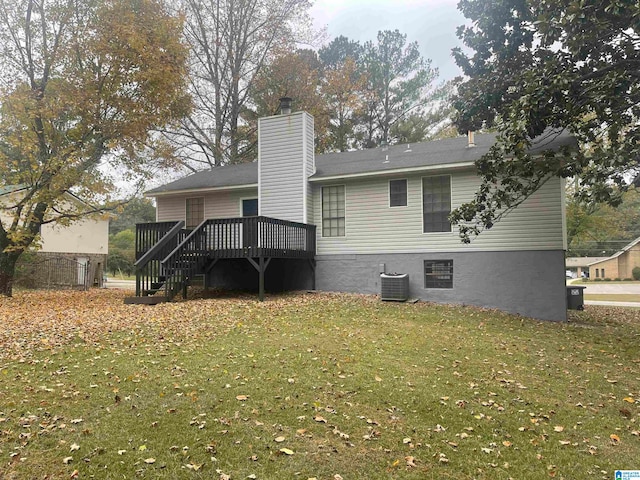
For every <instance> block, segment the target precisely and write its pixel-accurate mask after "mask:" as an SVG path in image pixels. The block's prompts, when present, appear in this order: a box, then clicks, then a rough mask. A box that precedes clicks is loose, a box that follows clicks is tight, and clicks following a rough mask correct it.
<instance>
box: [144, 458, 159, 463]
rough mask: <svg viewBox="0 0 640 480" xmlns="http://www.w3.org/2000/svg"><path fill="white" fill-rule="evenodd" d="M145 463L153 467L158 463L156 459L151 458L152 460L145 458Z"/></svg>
mask: <svg viewBox="0 0 640 480" xmlns="http://www.w3.org/2000/svg"><path fill="white" fill-rule="evenodd" d="M144 463H147V464H149V465H151V464H152V463H156V459H155V458H153V457H151V458H145V459H144Z"/></svg>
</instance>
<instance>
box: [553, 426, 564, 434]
mask: <svg viewBox="0 0 640 480" xmlns="http://www.w3.org/2000/svg"><path fill="white" fill-rule="evenodd" d="M553 431H554V432H562V431H564V427H563V426H562V425H556V426H555V427H553Z"/></svg>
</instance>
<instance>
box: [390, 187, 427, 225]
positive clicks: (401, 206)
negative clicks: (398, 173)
mask: <svg viewBox="0 0 640 480" xmlns="http://www.w3.org/2000/svg"><path fill="white" fill-rule="evenodd" d="M398 180H404V181H405V182H406V183H407V198H406V201H407V204H406V205H394V206H391V182H397V181H398ZM387 206H388V207H389V208H407V207H408V206H409V179H408V178H391V179H389V181H388V182H387ZM423 218H424V217H423ZM423 230H424V229H423Z"/></svg>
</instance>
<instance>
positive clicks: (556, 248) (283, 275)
mask: <svg viewBox="0 0 640 480" xmlns="http://www.w3.org/2000/svg"><path fill="white" fill-rule="evenodd" d="M471 138H473V137H472V136H471ZM313 139H314V133H313V117H311V116H310V115H309V114H307V113H304V112H296V113H287V114H282V115H276V116H273V117H268V118H262V119H260V120H259V122H258V162H257V163H247V164H240V165H230V166H224V167H217V168H215V169H213V170H210V171H205V172H199V173H196V174H193V175H190V176H188V177H185V178H182V179H179V180H177V181H175V182H172V183H169V184H167V185H164V186H161V187H159V188H156V189H153V190H151V191H149V192H147V196H149V197H154V198H155V199H156V202H157V221H158V222H161V223H158V224H155V225H156V226H154V225H153V224H152V225H148V226H140V231H139V234H138V238H145V237H144V236H145V235H146V236H147V237H146V238H149V239H150V240H147V241H146V244H145V243H144V242H140V243H139V245H138V247H137V252H138V258H141V257H142V256H143V255H144V258H141V259H140V260H139V261H138V267H139V268H140V269H141V271H142V270H144V269H147V270H154V269H155V270H154V271H157V272H158V273H157V275H156V276H155V277H153V276H149V277H148V278H147V277H145V278H140V279H139V282H138V289H137V295H138V296H140V297H141V298H140V299H139V301H141V302H142V301H145V300H144V299H143V298H142V297H145V296H146V295H153V294H155V293H156V292H157V291H159V290H160V289H161V287H162V285H164V288H165V296H168V297H171V296H172V295H173V294H175V293H177V292H178V291H179V289H180V288H181V287H182V288H184V289H186V285H187V284H188V281H189V277H192V276H194V275H197V274H204V276H205V282H206V284H207V285H208V286H214V287H227V288H239V287H242V286H248V285H249V286H253V287H258V285H256V282H257V279H256V273H255V272H256V270H257V271H258V272H259V279H260V282H261V283H262V284H266V287H267V288H269V287H272V288H273V289H279V288H315V289H317V290H323V291H341V292H361V293H370V294H376V293H380V274H381V273H406V274H408V275H409V280H410V281H409V285H410V296H411V297H413V298H420V299H423V300H425V301H432V302H438V303H456V304H470V305H479V306H484V307H490V308H498V309H502V310H505V311H509V312H514V313H519V314H522V315H526V316H531V317H535V318H540V319H548V320H565V319H566V293H565V269H564V251H565V249H566V232H565V216H564V182H563V180H561V179H559V178H551V179H550V180H549V181H548V182H547V183H546V184H545V185H544V186H543V187H542V188H541V189H540V190H539V191H538V192H537V193H535V194H534V195H532V196H531V197H530V198H529V199H527V201H525V202H524V203H523V204H522V205H520V206H519V207H518V208H517V209H515V210H514V211H512V212H511V213H509V214H508V215H507V216H506V217H504V218H503V219H502V220H501V221H500V222H498V223H497V224H496V225H495V226H494V227H493V228H492V229H491V230H487V231H485V232H483V233H482V234H481V235H480V236H479V237H478V238H476V239H474V240H473V241H472V242H471V243H470V244H463V243H461V241H460V238H459V236H458V232H457V229H456V228H455V227H452V226H451V224H450V223H449V220H448V215H449V213H450V211H451V209H453V208H456V207H458V206H459V205H461V204H462V203H464V202H467V201H469V200H471V199H472V198H473V195H474V193H475V191H476V188H477V187H478V185H479V182H480V180H479V178H478V176H477V175H476V173H475V167H474V161H475V160H477V159H478V158H480V156H482V155H483V154H484V153H486V152H487V151H488V149H489V147H490V146H491V145H492V144H493V143H494V141H495V136H494V135H491V134H487V135H477V136H476V137H475V143H472V142H469V141H468V140H467V138H454V139H445V140H438V141H433V142H427V143H419V144H411V145H406V144H403V145H395V146H391V147H381V148H376V149H372V150H364V151H353V152H345V153H332V154H327V155H320V156H317V157H314V152H313V145H314V142H313ZM572 144H574V139H573V138H572V137H570V136H569V135H566V134H564V133H563V134H558V135H552V136H549V137H548V138H547V139H546V140H543V141H540V142H539V143H537V144H536V148H535V149H534V153H536V152H538V151H542V150H543V149H550V148H554V149H555V148H559V147H560V146H561V145H572ZM255 215H259V217H255ZM256 218H257V220H256ZM223 219H226V220H223ZM274 219H278V220H274ZM176 222H181V223H178V224H176ZM182 222H184V224H183V223H182ZM277 222H280V223H277ZM182 227H184V228H182ZM172 228H173V233H172V234H171V235H175V237H174V240H169V239H168V238H169V236H171V235H169V236H168V235H167V232H168V231H169V230H171V229H172ZM192 229H195V230H192ZM190 230H191V234H189V231H190ZM187 235H189V236H187ZM256 239H257V240H256ZM158 240H160V244H159V245H156V246H154V244H155V242H157V241H158ZM181 245H182V246H181ZM162 249H164V250H163V251H162V252H160V250H162ZM145 253H146V255H145ZM163 259H164V260H163ZM247 260H248V262H247ZM154 261H156V266H155V267H153V268H151V265H152V263H153V262H154ZM269 262H271V263H269ZM186 263H189V269H187V267H186V266H185V264H186ZM267 266H268V267H269V268H268V269H267ZM145 271H146V270H145ZM181 272H182V273H181ZM161 298H163V297H161ZM163 299H164V298H163ZM130 301H131V302H134V301H136V300H135V299H131V300H130ZM146 302H148V303H152V302H153V300H151V299H149V298H147V299H146Z"/></svg>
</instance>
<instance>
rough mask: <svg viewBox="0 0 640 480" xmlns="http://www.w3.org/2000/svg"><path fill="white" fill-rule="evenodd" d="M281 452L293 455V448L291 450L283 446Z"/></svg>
mask: <svg viewBox="0 0 640 480" xmlns="http://www.w3.org/2000/svg"><path fill="white" fill-rule="evenodd" d="M280 452H281V453H284V454H285V455H293V450H290V449H288V448H281V449H280Z"/></svg>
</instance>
